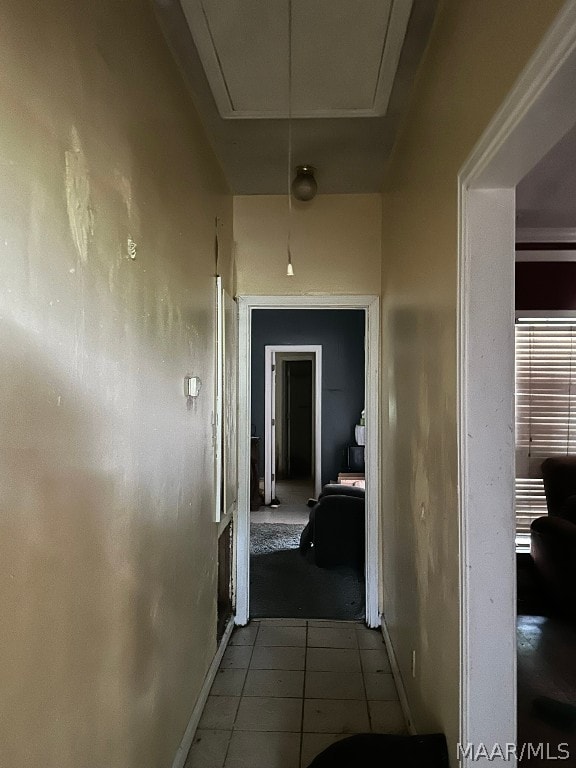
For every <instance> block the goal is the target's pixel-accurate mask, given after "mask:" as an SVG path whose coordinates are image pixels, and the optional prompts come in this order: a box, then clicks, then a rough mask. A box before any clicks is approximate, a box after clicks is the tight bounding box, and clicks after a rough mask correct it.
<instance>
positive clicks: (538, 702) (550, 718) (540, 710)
mask: <svg viewBox="0 0 576 768" xmlns="http://www.w3.org/2000/svg"><path fill="white" fill-rule="evenodd" d="M532 709H533V711H534V714H535V715H538V717H540V718H542V720H544V721H545V722H546V723H549V724H550V725H553V726H555V727H556V728H560V729H562V730H566V731H571V730H572V729H573V728H574V726H575V725H576V706H574V705H572V704H567V703H566V702H564V701H558V699H552V698H550V697H549V696H538V697H537V698H535V699H534V701H533V702H532Z"/></svg>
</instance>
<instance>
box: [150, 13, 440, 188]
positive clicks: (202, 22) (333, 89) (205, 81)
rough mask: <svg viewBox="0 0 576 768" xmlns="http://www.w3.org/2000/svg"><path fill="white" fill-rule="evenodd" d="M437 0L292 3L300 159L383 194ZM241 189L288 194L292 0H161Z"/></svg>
mask: <svg viewBox="0 0 576 768" xmlns="http://www.w3.org/2000/svg"><path fill="white" fill-rule="evenodd" d="M436 5H437V0H292V34H291V40H292V99H291V102H290V104H291V112H292V116H293V117H292V121H291V127H292V146H293V153H292V157H293V162H292V166H293V168H295V166H296V165H305V164H311V165H314V166H315V167H316V168H317V174H316V178H317V180H318V186H319V192H321V193H325V194H326V193H328V194H329V193H361V192H379V191H380V190H381V188H382V184H383V178H384V173H385V169H386V163H387V160H388V158H389V155H390V151H391V148H392V146H393V143H394V139H395V135H396V131H397V128H398V125H399V121H400V120H401V118H402V115H403V114H404V113H405V111H406V109H407V107H408V103H409V100H410V92H411V87H412V82H413V79H414V76H415V74H416V71H417V68H418V65H419V63H420V60H421V57H422V54H423V51H424V48H425V46H426V44H427V41H428V38H429V34H430V29H431V26H432V22H433V20H434V14H435V10H436ZM156 7H157V13H158V17H159V20H160V22H161V26H162V28H163V30H164V33H165V35H166V38H167V40H168V42H169V44H170V46H171V48H172V51H173V53H174V55H175V58H176V60H177V61H178V63H179V65H180V67H181V69H182V71H183V73H184V76H185V79H186V81H187V84H188V86H189V88H190V90H191V93H192V96H193V100H194V103H195V104H196V107H197V108H198V111H199V113H200V117H201V119H202V121H203V123H204V126H205V128H206V130H207V134H208V136H209V139H210V141H211V142H212V144H213V147H214V150H215V152H216V154H217V156H218V158H219V159H220V162H221V165H222V167H223V170H224V173H225V175H226V177H227V180H228V183H229V185H230V187H231V190H232V192H233V193H234V194H286V190H287V186H288V165H287V163H288V123H289V121H288V119H287V117H288V114H289V109H288V107H289V99H288V93H289V75H288V73H289V66H288V62H289V57H288V45H289V33H288V7H289V6H288V0H181V3H180V2H179V0H156Z"/></svg>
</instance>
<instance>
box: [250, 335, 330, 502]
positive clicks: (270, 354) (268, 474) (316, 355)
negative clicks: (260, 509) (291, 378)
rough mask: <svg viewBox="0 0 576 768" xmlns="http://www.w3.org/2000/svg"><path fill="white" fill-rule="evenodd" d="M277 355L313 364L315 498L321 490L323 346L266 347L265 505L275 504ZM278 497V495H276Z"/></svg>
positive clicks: (280, 345)
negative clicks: (296, 356)
mask: <svg viewBox="0 0 576 768" xmlns="http://www.w3.org/2000/svg"><path fill="white" fill-rule="evenodd" d="M277 353H287V354H290V353H294V354H299V353H310V355H311V356H312V359H313V361H314V377H313V382H314V397H313V401H314V428H313V433H314V440H313V443H314V495H315V497H316V498H318V496H319V495H320V491H321V490H322V345H321V344H267V345H266V346H265V347H264V504H270V502H271V501H272V495H273V492H272V486H273V483H272V473H273V462H272V457H273V455H275V452H274V451H273V450H272V449H273V448H274V444H273V433H274V430H273V429H272V419H273V418H276V419H277V418H278V415H277V414H276V413H275V410H276V408H275V401H276V383H275V381H276V378H275V377H273V376H272V365H273V362H272V361H273V360H275V355H276V354H277ZM274 495H275V493H274Z"/></svg>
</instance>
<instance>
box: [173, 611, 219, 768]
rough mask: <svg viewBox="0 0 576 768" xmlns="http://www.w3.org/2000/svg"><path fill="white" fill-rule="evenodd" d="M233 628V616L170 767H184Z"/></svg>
mask: <svg viewBox="0 0 576 768" xmlns="http://www.w3.org/2000/svg"><path fill="white" fill-rule="evenodd" d="M233 629H234V617H232V618H231V619H230V621H229V622H228V624H227V626H226V629H225V630H224V634H223V636H222V640H220V645H219V646H218V650H217V651H216V653H215V655H214V658H213V659H212V664H210V668H209V669H208V672H207V673H206V677H205V678H204V684H203V685H202V688H201V690H200V694H199V696H198V699H197V700H196V705H195V706H194V709H193V710H192V715H191V716H190V720H189V721H188V725H187V727H186V730H185V731H184V736H183V737H182V741H181V742H180V746H179V747H178V751H177V752H176V757H175V758H174V762H173V763H172V768H184V763H185V762H186V758H187V757H188V752H189V751H190V747H191V746H192V741H193V740H194V735H195V733H196V728H198V723H199V722H200V718H201V717H202V712H203V711H204V706H205V705H206V700H207V698H208V694H209V693H210V688H212V683H213V682H214V678H215V677H216V673H217V672H218V667H219V666H220V662H221V661H222V656H223V655H224V651H225V650H226V646H227V645H228V641H229V640H230V635H231V634H232V630H233Z"/></svg>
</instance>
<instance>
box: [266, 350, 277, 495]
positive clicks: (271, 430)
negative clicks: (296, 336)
mask: <svg viewBox="0 0 576 768" xmlns="http://www.w3.org/2000/svg"><path fill="white" fill-rule="evenodd" d="M264 364H265V366H266V373H265V377H264V378H265V389H264V391H265V393H266V402H265V405H264V422H265V424H264V430H265V434H264V456H265V459H264V504H270V503H271V502H272V499H275V498H276V352H275V350H273V349H271V348H270V347H266V354H265V363H264Z"/></svg>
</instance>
